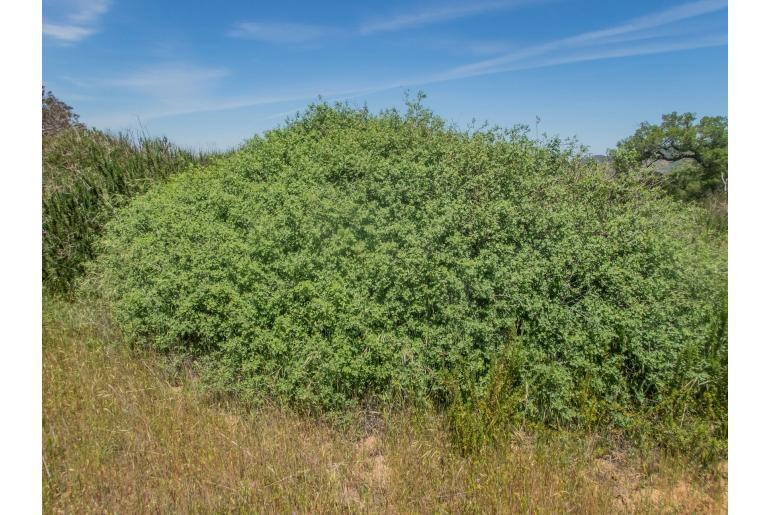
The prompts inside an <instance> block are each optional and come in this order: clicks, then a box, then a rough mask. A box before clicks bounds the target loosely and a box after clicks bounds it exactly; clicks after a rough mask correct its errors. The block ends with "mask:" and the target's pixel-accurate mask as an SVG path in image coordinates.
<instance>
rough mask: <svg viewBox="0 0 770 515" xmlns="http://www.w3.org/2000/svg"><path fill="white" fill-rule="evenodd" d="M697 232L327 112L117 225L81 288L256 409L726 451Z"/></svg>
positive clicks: (576, 176)
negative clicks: (385, 406) (432, 410)
mask: <svg viewBox="0 0 770 515" xmlns="http://www.w3.org/2000/svg"><path fill="white" fill-rule="evenodd" d="M122 173H126V172H125V171H123V172H122ZM128 176H129V177H130V176H131V175H130V172H129V174H128ZM701 218H702V210H701V209H700V208H699V207H697V206H694V205H683V204H680V203H677V202H674V201H673V200H671V199H670V198H669V197H668V196H666V195H664V194H663V193H662V191H660V190H659V189H657V188H650V187H647V186H645V185H644V184H642V183H640V182H639V181H637V180H636V179H635V178H633V177H632V176H630V175H619V176H616V177H609V176H608V175H607V174H606V173H605V172H604V171H603V170H601V169H599V168H598V166H597V165H596V164H595V163H593V162H590V161H587V160H584V159H582V158H581V156H580V155H579V154H578V153H577V152H576V150H575V149H574V148H573V147H570V146H565V145H563V144H562V143H561V142H560V141H558V140H551V141H548V142H546V143H536V142H533V141H532V140H530V139H528V138H527V137H526V133H525V132H524V131H523V130H521V129H512V130H503V129H491V130H483V131H471V132H461V131H458V130H456V129H454V128H451V127H448V126H447V125H446V124H445V123H444V122H443V121H442V120H441V119H439V118H438V117H436V116H434V115H432V114H431V113H430V112H428V111H426V110H425V109H424V108H422V107H421V106H420V105H419V104H410V107H409V109H408V111H407V113H406V114H400V113H399V112H397V111H396V110H389V111H385V112H382V113H380V114H377V115H375V114H372V113H370V112H368V111H367V110H366V109H352V108H350V107H347V106H343V105H336V106H329V105H326V104H320V105H314V106H311V107H310V108H309V109H308V110H307V112H305V113H304V114H303V115H302V116H299V117H297V118H296V119H295V120H293V121H291V122H290V123H288V124H287V125H286V126H285V127H282V128H280V129H277V130H273V131H270V132H268V133H267V134H266V135H265V136H264V137H257V138H254V139H253V140H251V141H250V142H249V143H248V144H247V145H246V146H245V147H244V148H243V149H242V150H241V151H239V152H237V153H235V154H234V155H231V156H229V157H227V158H223V159H221V160H218V161H217V162H215V163H213V164H212V165H210V166H207V167H205V168H196V169H194V170H189V171H187V172H185V173H181V174H178V175H175V176H174V177H172V178H171V179H170V180H169V181H168V183H167V184H165V185H163V186H162V187H159V188H154V189H152V190H150V191H149V192H148V193H147V194H145V195H143V196H141V197H139V198H137V199H136V200H134V201H133V202H131V203H130V204H129V205H128V206H127V207H126V208H125V209H123V210H121V211H120V212H119V214H118V216H117V217H116V218H115V219H114V220H113V221H111V222H110V223H109V224H108V225H107V228H106V236H105V238H104V239H103V240H102V241H101V243H100V245H99V249H100V256H99V258H98V260H97V261H96V263H95V265H94V277H95V278H97V279H98V281H96V282H95V284H97V285H98V286H99V288H100V291H101V292H102V293H103V294H104V295H105V296H106V298H107V299H109V301H110V302H111V303H112V306H113V309H114V314H115V316H116V318H117V320H118V321H119V323H120V324H121V325H122V327H123V328H124V329H125V330H126V331H127V332H128V333H129V335H131V336H132V337H133V338H134V339H136V340H138V341H140V342H145V343H147V344H148V345H151V346H153V347H156V348H158V349H162V350H169V351H174V352H178V353H181V354H185V355H189V356H191V357H193V358H195V359H196V361H197V363H199V365H200V367H201V372H202V373H203V378H204V380H205V381H206V382H207V383H208V384H209V385H211V386H213V387H215V388H216V389H218V390H220V391H229V392H234V393H236V394H238V395H239V396H241V397H242V398H245V399H247V400H250V401H253V402H257V403H258V402H261V401H263V400H265V399H273V400H278V401H286V402H288V403H290V404H291V405H293V406H298V407H302V408H309V409H312V410H315V411H323V412H326V413H330V412H331V413H338V414H341V413H342V414H344V413H345V412H346V411H347V410H348V409H349V408H351V407H353V406H355V405H357V404H360V403H370V402H389V403H394V402H398V401H406V402H410V403H413V402H416V403H421V402H424V403H428V402H430V403H434V404H437V405H439V406H447V407H449V408H450V409H449V411H448V412H449V413H450V414H454V415H453V416H454V418H455V420H456V421H458V423H457V426H458V427H460V426H464V425H465V423H464V422H463V421H467V420H468V419H469V417H477V418H476V419H475V420H476V421H479V420H480V421H481V423H479V424H477V425H479V426H482V425H484V424H485V423H486V421H488V420H493V421H499V420H500V419H501V416H500V415H499V413H503V414H504V415H503V416H502V418H504V419H505V420H504V422H505V423H506V424H510V423H512V422H516V421H519V422H529V423H538V424H545V425H550V426H565V425H566V426H570V427H596V426H603V427H607V426H609V427H620V428H627V429H629V430H631V429H634V428H644V427H646V426H645V424H653V425H655V427H663V428H665V431H657V432H658V433H659V434H665V435H678V436H679V438H680V441H682V442H690V443H692V442H693V441H695V440H696V439H700V440H702V441H709V442H710V441H711V440H712V439H713V440H714V441H716V442H724V441H725V439H726V427H727V426H726V403H727V378H726V359H727V354H726V348H727V342H726V331H725V327H726V307H725V306H726V305H725V293H724V292H725V289H726V288H725V282H726V256H725V252H724V249H723V246H722V245H721V242H718V241H712V240H711V238H712V236H711V235H710V234H709V233H708V232H706V231H704V230H702V228H701V226H700V225H699V220H701ZM78 223H81V222H78ZM479 407H484V409H479ZM500 410H502V411H500ZM478 417H481V418H478ZM484 417H487V418H484ZM495 424H497V422H495ZM666 431H667V432H666ZM655 432H656V431H645V432H644V434H654V433H655ZM461 436H463V435H461ZM461 439H463V440H465V441H476V440H478V439H477V438H475V437H474V436H473V435H465V436H463V437H462V438H461ZM685 444H686V443H685ZM713 448H716V449H717V450H718V451H720V452H721V450H722V449H721V448H720V447H719V445H716V447H713Z"/></svg>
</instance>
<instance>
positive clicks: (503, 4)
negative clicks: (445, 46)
mask: <svg viewBox="0 0 770 515" xmlns="http://www.w3.org/2000/svg"><path fill="white" fill-rule="evenodd" d="M534 1H536V0H518V1H512V0H496V1H487V2H469V3H466V4H454V5H437V6H435V7H433V8H432V9H425V10H422V11H414V12H411V13H406V14H399V15H396V16H393V17H391V18H387V19H382V20H375V21H371V22H367V23H364V24H362V25H361V26H360V27H359V33H361V34H373V33H375V32H389V31H394V30H401V29H408V28H414V27H418V26H422V25H430V24H433V23H439V22H443V21H449V20H455V19H458V18H466V17H468V16H474V15H478V14H484V13H488V12H493V11H499V10H502V9H510V8H513V7H518V6H521V5H524V4H528V3H534Z"/></svg>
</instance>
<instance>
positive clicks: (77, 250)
mask: <svg viewBox="0 0 770 515" xmlns="http://www.w3.org/2000/svg"><path fill="white" fill-rule="evenodd" d="M210 158H211V156H209V155H205V154H200V153H198V154H196V153H193V152H190V151H187V150H183V149H180V148H178V147H176V146H174V145H173V144H171V143H170V142H169V141H168V140H167V139H165V138H150V137H146V136H133V135H130V134H119V135H111V134H107V133H104V132H101V131H98V130H94V129H82V128H73V129H68V130H65V131H63V132H61V133H59V134H56V135H54V136H48V137H46V138H44V139H43V281H44V285H45V287H46V288H47V289H49V290H51V291H57V292H63V291H66V290H67V289H68V288H69V287H70V286H71V284H72V282H73V280H74V279H75V278H77V277H78V276H79V275H80V274H81V273H82V271H83V264H84V262H85V261H87V260H88V259H90V258H92V257H93V243H94V241H95V240H96V239H97V238H98V237H99V235H100V234H101V231H102V228H103V227H104V224H105V223H106V222H107V220H109V219H110V218H111V217H112V215H113V213H114V212H115V210H116V209H117V208H119V207H121V206H123V205H124V204H125V203H126V202H127V201H128V199H130V198H131V197H132V196H134V195H137V194H140V193H143V192H145V191H147V190H148V189H149V188H150V187H151V186H152V185H154V184H156V183H158V182H160V181H163V180H165V179H167V178H168V177H170V176H171V175H173V174H175V173H177V172H180V171H182V170H186V169H187V168H188V167H190V166H192V165H193V164H196V163H201V162H205V161H207V160H209V159H210Z"/></svg>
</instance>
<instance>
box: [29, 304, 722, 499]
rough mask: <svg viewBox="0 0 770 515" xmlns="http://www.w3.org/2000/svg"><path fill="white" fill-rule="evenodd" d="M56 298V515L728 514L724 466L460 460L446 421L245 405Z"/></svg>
mask: <svg viewBox="0 0 770 515" xmlns="http://www.w3.org/2000/svg"><path fill="white" fill-rule="evenodd" d="M45 304H46V305H45V309H44V318H43V319H44V328H43V438H44V440H43V492H44V511H45V512H46V513H54V512H56V513H58V512H67V513H96V512H99V513H102V512H110V513H138V512H141V513H146V512H158V513H197V512H206V513H223V512H244V513H245V512H261V513H276V512H278V513H291V512H296V513H339V512H343V513H344V512H355V513H358V512H389V513H428V512H430V513H436V512H440V513H444V512H452V513H455V512H471V513H533V512H536V513H562V512H580V513H607V512H630V511H634V512H640V513H660V512H683V513H720V512H725V511H726V481H725V479H726V478H725V476H724V474H723V472H724V468H723V466H722V467H720V466H714V467H712V468H710V469H708V470H706V471H699V472H695V471H692V470H690V469H688V467H687V464H686V463H685V462H682V461H680V460H675V459H673V460H672V459H665V458H660V459H658V460H656V461H635V460H632V459H630V458H627V457H624V456H623V455H622V454H619V453H617V452H612V451H611V450H607V449H606V448H604V447H602V446H601V445H600V444H599V441H598V440H596V439H594V438H590V437H589V438H583V439H581V438H574V437H571V436H570V435H569V434H561V435H558V434H557V435H552V436H551V437H548V438H546V437H543V436H542V435H541V436H537V435H536V434H527V433H513V434H510V435H509V436H508V438H507V439H506V440H505V441H501V442H499V444H497V445H493V446H486V447H484V450H483V451H481V452H478V453H473V454H468V455H462V454H460V453H458V452H457V447H456V446H455V444H454V443H453V436H452V434H451V431H450V430H449V429H448V428H447V423H446V420H445V418H444V416H443V415H441V414H439V413H436V412H427V413H416V412H412V411H409V410H405V411H401V412H393V413H387V412H386V413H379V414H370V416H369V417H363V418H366V419H367V420H368V421H369V422H368V423H366V424H364V423H362V424H357V425H353V426H351V427H350V428H348V429H346V430H340V429H335V428H333V427H331V426H329V425H327V424H324V423H323V422H320V421H318V420H317V419H315V418H312V417H309V416H303V415H301V414H297V413H293V412H289V411H285V410H281V409H278V408H272V407H265V408H264V409H262V410H260V411H249V410H246V409H244V408H243V407H242V406H241V405H239V404H238V403H236V402H234V401H229V400H226V399H214V398H211V397H208V396H207V395H205V394H204V393H203V391H202V390H201V389H200V388H199V386H198V380H197V379H196V377H195V374H194V371H192V370H190V369H187V368H185V367H167V366H164V365H162V363H163V360H162V359H161V358H160V357H159V356H158V355H156V354H153V353H149V352H146V351H143V350H136V349H134V350H131V349H130V347H129V346H127V345H123V344H122V342H120V338H121V337H120V334H119V332H118V331H117V330H116V329H115V328H114V326H113V324H112V321H111V320H110V317H109V316H108V315H106V311H105V310H104V309H103V308H101V307H100V306H99V305H95V304H77V305H76V304H68V303H64V302H61V301H51V300H50V299H47V300H46V302H45Z"/></svg>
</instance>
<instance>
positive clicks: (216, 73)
mask: <svg viewBox="0 0 770 515" xmlns="http://www.w3.org/2000/svg"><path fill="white" fill-rule="evenodd" d="M228 73H229V72H228V71H227V70H226V69H225V68H206V67H199V66H189V65H186V64H180V63H170V64H163V65H158V66H152V67H149V68H143V69H140V70H137V71H135V72H132V73H128V74H126V75H120V76H117V77H112V78H107V79H101V80H99V81H97V82H98V83H100V84H103V85H106V86H114V87H118V88H127V89H132V90H138V91H141V92H142V93H145V94H149V95H153V96H169V95H181V94H183V93H184V92H185V91H189V90H191V89H195V90H198V89H201V88H204V87H209V86H211V85H213V83H214V82H216V81H217V80H218V79H221V78H222V77H225V76H226V75H227V74H228Z"/></svg>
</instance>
